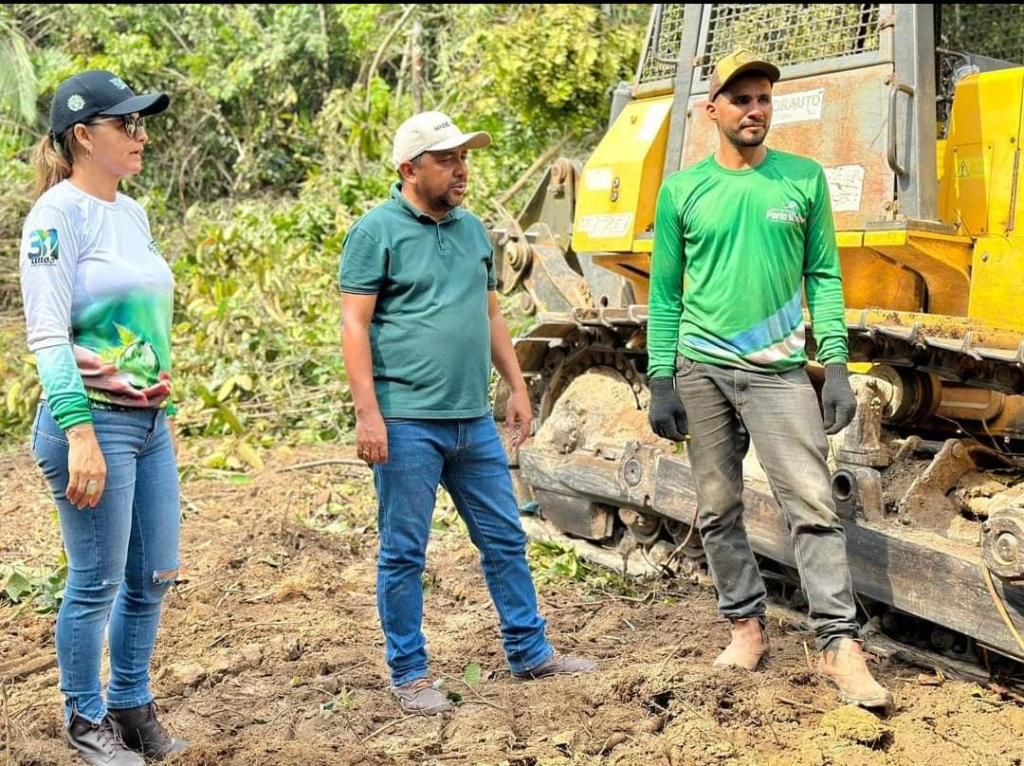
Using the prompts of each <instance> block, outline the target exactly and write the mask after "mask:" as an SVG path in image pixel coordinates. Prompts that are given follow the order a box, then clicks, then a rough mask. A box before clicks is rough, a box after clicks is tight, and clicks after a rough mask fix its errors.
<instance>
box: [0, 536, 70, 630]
mask: <svg viewBox="0 0 1024 766" xmlns="http://www.w3.org/2000/svg"><path fill="white" fill-rule="evenodd" d="M67 579H68V560H67V557H66V556H65V555H64V553H63V551H62V552H61V555H60V558H59V560H58V562H57V565H56V566H54V567H29V566H25V565H24V564H19V563H15V564H11V565H8V564H0V604H2V603H4V602H5V601H6V602H8V603H11V604H24V605H25V606H29V605H31V606H34V608H35V612H36V614H39V615H45V614H56V612H57V610H58V609H60V602H61V601H63V599H64V588H65V587H66V585H67Z"/></svg>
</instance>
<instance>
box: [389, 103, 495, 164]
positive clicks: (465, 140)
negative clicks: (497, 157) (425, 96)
mask: <svg viewBox="0 0 1024 766" xmlns="http://www.w3.org/2000/svg"><path fill="white" fill-rule="evenodd" d="M490 144H491V136H490V134H489V133H486V132H484V131H482V130H478V131H476V132H475V133H463V132H462V131H461V130H459V129H458V128H457V127H455V123H454V122H452V119H451V117H449V116H448V115H447V114H444V113H442V112H420V113H419V114H414V115H413V116H412V117H410V118H409V119H408V120H406V121H405V122H403V123H402V124H401V126H400V127H399V128H398V130H397V131H396V132H395V148H394V160H395V167H396V168H397V167H398V166H399V165H401V164H402V163H403V162H407V161H408V160H411V159H412V158H413V157H418V156H420V155H421V154H423V152H443V151H446V150H447V149H456V148H458V147H460V146H465V147H466V148H467V149H483V148H484V147H485V146H490Z"/></svg>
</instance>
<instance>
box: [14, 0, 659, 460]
mask: <svg viewBox="0 0 1024 766" xmlns="http://www.w3.org/2000/svg"><path fill="white" fill-rule="evenodd" d="M648 12H649V11H648V7H647V6H637V5H543V6H534V5H525V4H524V5H518V4H505V5H464V6H453V5H433V4H416V5H387V4H364V5H324V4H318V5H233V4H232V5H227V4H223V5H185V4H179V5H121V6H113V5H27V4H12V5H5V6H3V8H0V94H2V100H0V185H2V186H3V189H4V192H3V198H2V201H0V379H2V380H3V392H2V394H3V398H2V400H0V443H7V444H8V445H13V444H18V445H19V446H23V445H21V442H22V441H23V439H24V436H25V434H26V433H27V430H28V427H29V425H30V423H31V419H32V417H33V415H34V411H35V403H36V401H37V399H38V395H39V386H38V382H37V381H36V377H35V370H34V364H33V362H32V359H31V356H30V355H29V354H28V353H27V351H26V349H25V345H24V321H23V318H22V315H21V304H20V291H19V287H18V277H17V259H18V246H19V241H20V235H21V226H22V222H23V220H24V216H25V214H26V213H27V212H28V210H29V208H30V207H31V204H32V194H31V180H32V171H31V167H30V166H29V154H30V150H31V147H32V145H33V144H35V143H36V141H37V140H38V138H39V137H40V136H41V135H42V134H43V133H44V132H45V130H46V117H47V115H48V111H49V105H50V100H51V98H52V95H53V92H54V90H55V89H56V87H57V85H58V84H59V83H60V81H61V80H63V79H64V78H66V77H68V76H70V75H72V74H74V73H76V72H78V71H81V70H84V69H92V68H102V69H109V70H111V71H113V72H114V73H115V74H117V75H118V76H120V77H121V78H122V79H124V80H125V81H126V82H128V83H129V84H130V85H131V87H132V88H133V89H134V90H135V92H136V93H142V92H148V91H154V90H160V91H164V92H166V93H168V94H170V96H171V108H170V110H169V111H168V112H166V113H164V114H162V115H160V116H158V117H156V118H153V119H152V121H151V122H150V123H149V124H148V126H147V127H148V129H149V135H150V143H149V145H148V146H147V148H146V154H145V168H144V170H143V172H142V174H141V175H140V176H138V177H137V178H134V179H130V180H128V181H126V182H125V183H124V185H123V190H124V191H125V192H126V193H128V194H130V195H132V196H133V197H135V198H136V199H138V200H139V201H140V202H141V203H142V204H143V205H144V206H145V207H146V209H147V210H148V212H149V217H150V222H151V225H152V226H153V228H154V233H155V235H156V238H157V241H158V242H159V243H160V245H161V248H162V250H163V252H164V254H165V255H166V256H167V258H168V259H169V260H170V261H171V263H172V268H173V270H174V273H175V277H176V280H177V293H176V309H175V317H174V321H175V327H174V335H173V337H174V342H175V346H174V364H175V369H176V374H175V398H176V399H177V400H178V401H179V408H180V413H179V426H180V427H181V429H182V431H183V432H184V433H185V434H186V435H204V436H218V437H223V438H219V439H213V440H204V442H203V446H202V449H204V450H207V454H206V455H205V456H204V459H205V463H206V465H207V466H209V467H211V468H228V469H244V468H246V467H247V466H248V467H253V468H259V467H260V465H261V458H260V449H261V448H262V447H266V446H270V445H271V444H272V443H274V442H277V441H279V440H285V441H314V440H330V439H337V438H339V437H340V438H344V437H345V435H346V434H348V433H349V431H350V427H351V422H352V414H351V399H350V397H349V394H348V388H347V385H346V380H345V372H344V368H343V365H342V363H341V355H340V349H339V331H338V327H339V299H338V291H337V286H336V285H337V276H336V275H337V267H338V258H339V254H340V247H341V242H342V240H343V238H344V236H345V233H346V231H347V230H348V227H349V226H350V225H351V223H352V222H353V221H354V220H355V219H356V218H357V217H358V216H359V215H361V214H362V213H364V212H366V211H367V210H369V209H370V208H371V207H373V206H374V205H375V204H377V203H378V202H380V201H382V200H383V199H385V198H386V195H387V193H388V188H389V186H390V184H391V182H392V180H393V179H394V177H395V176H394V170H393V168H392V167H391V164H390V154H391V140H392V137H393V135H394V131H395V129H396V128H397V127H398V125H399V124H401V122H402V121H403V120H404V119H406V118H407V117H408V116H409V115H411V114H412V113H414V112H416V111H419V110H426V109H436V110H440V111H445V112H447V113H448V114H450V115H451V116H452V117H453V118H454V119H455V121H456V122H457V123H458V124H459V125H460V126H461V127H462V128H463V129H464V130H470V129H472V130H479V129H482V130H487V131H489V132H490V133H491V135H492V136H493V138H494V141H495V143H494V146H493V148H491V149H490V150H487V151H481V152H477V153H474V155H473V157H472V165H471V173H472V177H471V181H470V196H469V200H468V207H470V209H472V210H473V211H474V212H476V213H477V214H478V215H480V216H481V217H482V218H483V219H484V220H485V221H492V220H495V219H496V218H497V217H498V210H499V208H500V205H498V204H496V202H495V201H496V200H497V199H498V198H499V197H500V196H501V195H502V194H503V193H505V192H506V191H507V190H509V189H510V187H512V186H513V184H514V183H515V182H516V180H517V179H518V178H519V177H520V176H521V175H522V173H523V172H524V171H525V170H526V169H527V168H528V167H529V166H530V165H531V164H532V163H533V162H534V161H535V160H536V159H537V158H538V157H539V156H540V155H542V154H544V153H545V152H546V151H548V150H549V149H551V148H553V147H560V149H559V153H560V154H562V155H567V156H576V157H584V156H585V155H586V154H587V152H588V151H589V149H590V148H592V146H593V145H594V144H595V143H596V141H597V139H598V138H599V136H600V134H601V132H602V130H603V129H604V127H605V125H606V122H607V117H608V112H609V108H610V101H611V91H612V89H613V88H614V87H615V86H616V84H617V83H618V82H620V81H621V80H629V79H631V78H632V77H633V74H634V70H635V68H636V64H637V59H638V57H639V54H640V49H641V46H642V42H643V36H644V30H645V27H646V23H647V14H648ZM530 188H531V184H526V186H525V189H524V190H523V191H521V192H519V193H518V194H517V195H515V196H513V197H512V198H511V201H510V202H508V203H507V206H508V207H509V208H511V209H512V210H517V209H518V206H519V205H521V204H522V202H524V201H525V197H526V196H528V194H529V190H530Z"/></svg>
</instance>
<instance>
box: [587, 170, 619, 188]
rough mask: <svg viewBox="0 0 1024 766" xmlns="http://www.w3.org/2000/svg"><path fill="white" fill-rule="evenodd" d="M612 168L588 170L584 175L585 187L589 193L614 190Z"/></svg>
mask: <svg viewBox="0 0 1024 766" xmlns="http://www.w3.org/2000/svg"><path fill="white" fill-rule="evenodd" d="M612 175H613V174H612V169H611V168H587V169H586V171H584V173H583V185H584V187H586V189H587V191H608V190H609V189H611V188H612Z"/></svg>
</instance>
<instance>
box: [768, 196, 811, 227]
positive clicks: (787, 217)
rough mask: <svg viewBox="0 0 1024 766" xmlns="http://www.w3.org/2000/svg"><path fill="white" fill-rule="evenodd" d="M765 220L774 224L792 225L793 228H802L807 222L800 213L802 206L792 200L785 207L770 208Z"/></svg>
mask: <svg viewBox="0 0 1024 766" xmlns="http://www.w3.org/2000/svg"><path fill="white" fill-rule="evenodd" d="M765 218H766V219H767V220H769V221H771V222H772V223H782V224H790V225H793V226H800V225H802V224H803V223H805V222H806V220H807V219H806V218H804V216H803V214H802V213H801V211H800V205H799V204H798V203H797V202H796V201H795V200H790V201H789V202H787V203H786V204H785V206H784V207H770V208H768V211H767V212H766V213H765Z"/></svg>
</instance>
